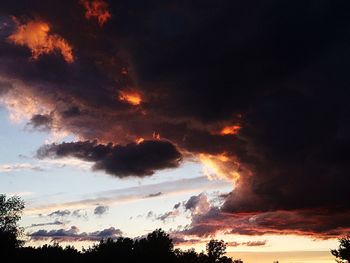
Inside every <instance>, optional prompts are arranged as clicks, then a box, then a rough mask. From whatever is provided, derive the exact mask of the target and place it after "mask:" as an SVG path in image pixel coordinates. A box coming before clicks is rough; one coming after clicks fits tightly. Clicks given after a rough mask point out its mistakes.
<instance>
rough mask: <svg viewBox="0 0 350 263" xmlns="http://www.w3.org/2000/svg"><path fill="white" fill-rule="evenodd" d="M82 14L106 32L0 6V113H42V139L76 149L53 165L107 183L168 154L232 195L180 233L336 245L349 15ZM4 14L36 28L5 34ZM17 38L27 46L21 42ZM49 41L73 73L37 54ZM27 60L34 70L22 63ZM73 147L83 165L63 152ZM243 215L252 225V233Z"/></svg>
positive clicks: (154, 6)
mask: <svg viewBox="0 0 350 263" xmlns="http://www.w3.org/2000/svg"><path fill="white" fill-rule="evenodd" d="M84 2H85V1H84ZM93 2H96V1H89V3H90V8H91V9H92V11H91V12H92V13H91V16H90V18H91V19H96V18H97V19H99V14H100V13H102V14H103V13H105V12H106V11H107V12H108V13H109V14H110V16H111V17H112V18H113V19H110V20H109V22H108V23H105V22H103V21H104V20H101V21H102V22H103V23H102V24H103V25H104V26H103V28H101V27H96V26H95V25H93V24H92V23H87V22H86V18H87V17H86V14H87V13H86V11H88V10H87V9H88V8H87V7H84V5H82V2H81V1H68V0H63V1H58V2H57V3H54V2H52V1H46V2H43V1H39V0H33V1H31V5H27V4H26V2H25V1H24V0H18V1H9V0H4V1H1V4H0V7H1V10H2V13H3V14H4V17H2V18H1V19H2V20H4V21H6V26H4V28H3V29H2V30H1V35H0V37H1V38H2V39H3V40H6V39H8V37H9V36H11V35H18V40H17V41H18V43H19V45H16V44H14V43H11V41H1V44H0V54H1V56H0V62H1V63H0V77H1V81H2V82H3V83H10V84H11V85H10V86H11V88H10V89H8V88H7V89H6V92H1V101H2V103H3V104H4V105H5V106H6V107H8V108H10V109H11V111H10V112H11V113H16V114H13V116H17V117H18V116H21V117H24V118H26V119H28V120H30V119H31V117H32V116H35V115H37V114H41V115H45V114H50V113H51V112H52V122H53V123H54V124H55V125H53V127H52V128H51V129H53V130H55V129H60V130H62V131H67V132H69V133H72V134H74V135H76V136H77V138H80V139H81V142H76V143H72V144H63V145H61V146H60V145H54V146H51V147H49V146H48V149H47V151H48V152H50V153H51V154H52V157H55V158H57V157H58V156H57V155H56V150H57V149H62V148H63V147H66V149H67V148H69V147H70V150H69V151H68V152H67V153H69V154H70V155H72V156H75V157H76V158H81V159H84V160H86V159H89V160H90V162H91V163H93V165H94V166H95V169H98V170H102V171H106V172H107V173H110V174H112V175H116V176H120V177H123V176H128V175H137V176H144V175H145V174H147V175H150V174H152V173H154V172H155V171H157V170H159V169H165V168H176V167H177V165H178V157H180V153H181V156H183V158H185V159H190V160H196V161H198V162H202V163H203V164H204V166H205V172H206V174H207V175H209V176H210V177H212V178H215V177H223V176H224V177H225V178H227V179H228V180H229V181H230V182H232V184H234V189H233V191H232V192H231V193H230V194H229V195H228V196H227V197H225V201H224V203H223V205H222V206H220V207H217V208H216V209H214V208H212V209H210V210H209V211H207V214H208V215H207V217H204V215H203V216H202V217H201V220H202V221H201V220H200V218H199V217H196V219H195V220H193V224H192V227H194V228H196V229H198V230H201V233H203V234H204V233H205V231H209V232H207V234H210V233H213V231H214V232H215V229H219V230H222V231H229V229H230V228H231V230H234V231H235V232H237V233H243V232H249V231H252V232H254V231H256V232H258V233H269V232H271V231H272V232H273V233H280V234H284V233H286V232H288V233H298V234H314V235H319V236H321V237H323V236H327V235H333V233H345V232H344V231H347V229H348V223H347V222H348V221H347V219H348V215H349V214H350V206H349V202H348V200H349V199H350V192H349V191H348V189H347V186H348V185H349V176H346V175H347V174H349V169H350V167H349V163H350V162H349V160H350V155H349V151H348V150H347V149H348V148H349V142H350V138H349V134H350V132H349V131H350V125H349V120H348V116H349V112H350V108H349V103H348V99H347V98H348V97H349V90H348V89H347V88H346V87H348V86H349V85H350V78H349V75H348V73H347V70H345V69H347V67H348V65H347V63H346V61H349V59H350V52H349V46H348V45H345V44H344V43H347V41H348V35H349V34H348V32H347V28H348V27H349V26H350V21H348V20H347V19H344V17H347V10H348V9H349V3H348V2H344V3H341V4H340V6H339V8H336V9H335V8H332V6H331V4H330V3H328V2H325V1H318V2H315V1H306V2H305V1H303V2H300V1H290V2H288V3H286V4H283V5H282V4H281V3H280V2H278V1H272V2H271V1H270V2H264V6H265V8H259V6H258V5H257V2H256V1H250V0H248V1H229V0H224V1H221V2H220V5H217V6H215V12H213V3H212V1H209V0H203V1H201V8H200V9H198V6H197V3H195V2H192V1H184V2H181V3H180V2H179V3H175V4H174V3H172V4H169V3H170V2H169V1H167V0H165V1H158V2H153V1H152V2H149V1H145V2H144V3H139V2H137V3H136V2H134V1H126V0H120V1H109V3H108V9H107V6H106V5H103V4H100V5H99V6H104V7H103V8H102V9H99V8H96V9H97V10H99V11H96V12H95V11H93V10H95V9H94V6H93V4H92V3H93ZM98 2H99V3H102V1H98ZM84 8H85V10H84ZM101 10H102V12H101ZM17 14H19V15H18V17H20V15H23V16H24V17H35V18H36V19H34V20H28V21H24V22H22V21H21V22H20V23H19V24H16V23H14V22H13V21H12V20H11V19H10V17H11V15H17ZM6 15H7V16H6ZM281 17H283V19H282V20H281ZM38 18H40V19H38ZM11 21H12V22H11ZM43 21H47V22H43ZM42 23H44V24H42ZM100 23H101V22H100ZM40 25H41V26H40ZM48 25H49V26H48ZM222 25H225V26H224V27H223V26H222ZM339 25H342V26H339ZM29 26H30V28H32V29H33V30H31V31H33V32H34V33H35V34H37V35H38V36H39V40H40V41H38V43H32V42H31V38H29V37H27V35H26V34H24V33H25V32H28V27H29ZM335 28H336V30H335ZM82 29H83V30H82ZM29 35H30V36H31V34H29ZM24 36H25V37H24ZM50 37H51V38H52V37H53V39H54V40H58V39H60V40H62V41H64V42H62V41H61V42H60V41H58V43H66V44H68V45H69V47H74V54H73V52H72V53H71V55H72V56H73V57H74V63H67V59H68V58H69V56H67V55H66V56H64V54H63V53H64V52H63V51H62V50H64V49H60V48H59V47H60V45H58V44H57V45H54V46H52V47H53V48H52V49H51V46H50V48H48V47H47V46H46V45H47V44H43V41H41V40H42V39H46V40H47V39H51V38H50ZM12 38H14V37H12ZM21 43H22V44H21ZM45 43H46V42H45ZM47 43H56V42H55V41H52V42H50V41H47ZM174 43H176V45H174ZM63 46H64V45H63ZM23 47H25V48H23ZM165 47H166V48H165ZM27 48H29V49H30V50H31V52H32V57H33V58H35V57H37V58H38V59H32V60H28V54H27V52H26V51H27ZM67 50H69V49H67ZM71 51H72V50H71ZM56 53H60V54H61V55H62V56H63V58H65V60H62V59H57V57H56V56H55V54H56ZM68 54H69V52H68ZM68 60H69V59H68ZM125 90H137V91H138V92H139V93H140V94H142V96H141V102H140V104H137V105H133V104H131V103H125V102H126V101H125V100H124V101H121V100H120V98H119V96H120V95H121V91H125ZM136 102H137V100H136ZM134 104H135V103H134ZM225 127H231V128H229V129H227V128H226V130H225ZM233 127H240V128H239V129H238V128H233ZM153 134H160V136H161V138H165V139H166V141H167V142H168V146H167V147H169V149H170V148H172V149H174V148H175V149H176V150H174V151H172V153H173V155H171V156H168V157H169V158H165V156H164V154H163V152H162V155H161V156H155V152H158V151H160V150H159V149H158V148H157V149H155V148H154V147H153V146H155V147H160V148H162V147H163V146H164V145H163V144H162V142H163V141H160V142H157V143H156V142H152V143H150V142H149V141H155V139H154V138H153ZM140 138H143V139H144V140H145V141H144V143H146V142H148V143H146V144H152V145H153V146H152V147H149V148H147V152H146V151H143V150H141V149H144V143H140V144H137V143H135V141H138V139H140ZM96 139H97V141H98V144H97V143H96V144H95V143H91V142H93V141H94V140H96ZM84 142H85V143H84ZM110 142H111V143H112V145H111V146H108V143H110ZM82 145H85V146H87V148H86V149H85V150H84V151H85V152H77V151H75V150H74V151H73V150H72V149H71V148H75V147H76V146H79V147H83V146H82ZM98 145H102V146H101V147H100V148H102V149H104V150H106V151H107V152H108V153H110V154H111V156H113V157H114V154H115V153H116V152H118V153H119V150H121V152H123V153H125V151H127V152H128V153H130V155H128V158H127V159H128V160H132V161H133V162H132V163H133V165H134V164H135V162H136V165H135V166H132V165H131V162H129V161H126V162H125V164H126V165H127V166H126V167H124V166H122V164H121V163H120V162H119V161H117V162H114V161H115V159H113V158H112V159H110V158H109V157H106V158H102V159H101V158H97V157H96V155H93V158H92V157H90V156H89V154H93V153H95V150H96V148H95V147H97V146H98ZM130 145H132V146H130ZM159 145H162V146H159ZM175 146H176V147H175ZM44 147H45V146H44ZM118 147H120V148H118ZM164 147H165V146H164ZM49 149H50V150H49ZM117 149H118V151H117ZM162 149H163V148H162ZM129 150H130V152H129ZM148 150H149V151H148ZM140 152H142V153H144V154H143V155H142V154H141V155H140V156H139V155H138V154H139V153H140ZM136 156H139V157H140V158H139V159H138V158H136ZM141 156H142V157H143V156H147V158H148V157H149V158H150V159H147V160H146V162H143V161H144V160H143V158H141ZM104 157H105V156H104ZM155 157H157V158H155ZM172 157H174V158H172ZM91 158H92V159H93V160H91ZM134 158H136V160H135V159H134ZM107 161H113V162H112V164H113V165H112V164H111V163H110V162H107ZM123 163H124V162H123ZM139 164H140V166H138V165H139ZM141 164H142V165H141ZM115 165H116V166H115ZM145 194H150V193H145ZM145 194H144V195H143V196H145ZM138 198H139V197H138ZM94 205H96V203H95V204H94ZM320 211H327V213H329V214H332V215H334V216H335V218H336V220H335V221H336V222H339V224H340V223H341V224H342V225H334V224H331V222H330V221H329V217H328V216H327V214H326V213H325V212H324V214H322V213H321V212H320ZM304 213H307V215H308V218H303V217H302V215H303V214H304ZM248 215H251V216H255V217H256V218H258V219H259V220H257V221H256V223H255V225H254V227H252V223H249V220H248V223H247V216H248ZM281 215H284V216H286V217H287V219H286V221H288V225H284V224H282V223H281V222H280V220H278V216H281ZM215 216H216V218H215ZM209 217H210V218H211V221H210V222H209ZM255 217H254V218H255ZM268 219H269V220H271V221H270V222H271V223H273V224H275V226H274V225H273V224H271V225H269V224H268V222H269V221H268ZM204 222H207V223H204ZM221 222H222V224H221ZM214 223H215V224H214ZM224 223H225V224H224ZM237 225H238V226H240V227H241V228H237Z"/></svg>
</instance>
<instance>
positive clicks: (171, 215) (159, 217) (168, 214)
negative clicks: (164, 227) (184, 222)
mask: <svg viewBox="0 0 350 263" xmlns="http://www.w3.org/2000/svg"><path fill="white" fill-rule="evenodd" d="M179 215H180V211H179V210H177V209H174V210H172V211H169V212H165V213H164V214H160V215H157V216H156V218H155V219H156V220H160V221H163V222H165V221H167V220H170V219H174V218H175V217H177V216H179Z"/></svg>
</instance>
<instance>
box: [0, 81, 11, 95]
mask: <svg viewBox="0 0 350 263" xmlns="http://www.w3.org/2000/svg"><path fill="white" fill-rule="evenodd" d="M11 89H12V83H11V82H7V81H1V80H0V96H2V95H4V94H6V93H7V92H8V91H9V90H11Z"/></svg>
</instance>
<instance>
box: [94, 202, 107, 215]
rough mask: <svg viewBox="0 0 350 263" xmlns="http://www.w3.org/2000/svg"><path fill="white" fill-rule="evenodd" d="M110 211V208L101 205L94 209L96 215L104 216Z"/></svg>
mask: <svg viewBox="0 0 350 263" xmlns="http://www.w3.org/2000/svg"><path fill="white" fill-rule="evenodd" d="M108 210H109V207H108V206H106V205H99V206H96V207H95V209H94V215H99V216H101V215H103V214H105V213H107V212H108Z"/></svg>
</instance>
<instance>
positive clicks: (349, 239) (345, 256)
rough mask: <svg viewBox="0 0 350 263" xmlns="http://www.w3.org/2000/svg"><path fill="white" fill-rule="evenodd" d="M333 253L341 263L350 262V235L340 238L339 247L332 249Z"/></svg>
mask: <svg viewBox="0 0 350 263" xmlns="http://www.w3.org/2000/svg"><path fill="white" fill-rule="evenodd" d="M331 253H332V255H333V256H335V257H336V258H337V259H336V261H337V262H339V263H345V262H350V236H346V237H343V238H340V239H339V247H338V249H333V250H331Z"/></svg>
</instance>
